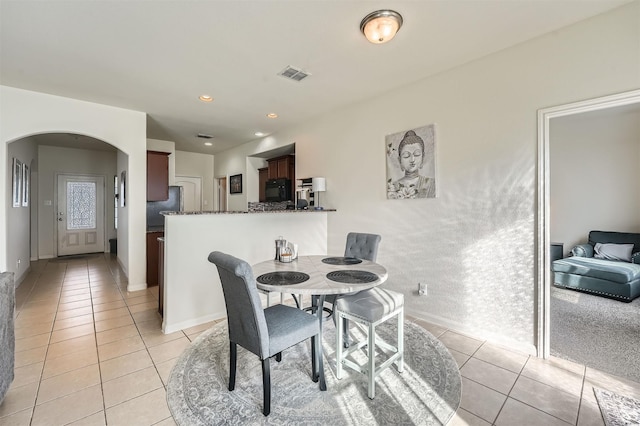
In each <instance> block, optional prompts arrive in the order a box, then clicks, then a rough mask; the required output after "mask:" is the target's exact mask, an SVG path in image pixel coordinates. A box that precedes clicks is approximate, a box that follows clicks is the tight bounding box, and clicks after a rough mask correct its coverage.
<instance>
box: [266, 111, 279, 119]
mask: <svg viewBox="0 0 640 426" xmlns="http://www.w3.org/2000/svg"><path fill="white" fill-rule="evenodd" d="M267 117H269V118H278V114H276V113H275V112H270V113H269V114H267Z"/></svg>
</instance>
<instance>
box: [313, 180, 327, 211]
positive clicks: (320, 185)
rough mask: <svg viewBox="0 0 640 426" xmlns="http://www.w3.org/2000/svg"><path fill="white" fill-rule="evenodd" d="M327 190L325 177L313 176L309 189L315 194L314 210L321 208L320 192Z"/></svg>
mask: <svg viewBox="0 0 640 426" xmlns="http://www.w3.org/2000/svg"><path fill="white" fill-rule="evenodd" d="M326 190H327V181H326V179H325V178H323V177H314V178H313V179H312V180H311V191H312V192H313V193H314V194H316V195H315V197H316V200H317V202H316V203H314V204H315V207H314V208H315V210H322V207H320V193H321V192H324V191H326Z"/></svg>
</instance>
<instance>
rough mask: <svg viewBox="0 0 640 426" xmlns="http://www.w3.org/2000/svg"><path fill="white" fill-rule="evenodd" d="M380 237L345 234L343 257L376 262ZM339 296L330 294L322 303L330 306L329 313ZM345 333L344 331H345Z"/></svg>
mask: <svg viewBox="0 0 640 426" xmlns="http://www.w3.org/2000/svg"><path fill="white" fill-rule="evenodd" d="M381 239H382V237H381V236H380V235H378V234H366V233H362V232H349V233H348V234H347V242H346V243H345V247H344V257H355V258H357V259H364V260H371V261H372V262H375V261H376V258H377V257H378V246H379V245H380V240H381ZM340 296H341V295H340V294H330V295H328V296H327V297H326V298H325V299H324V301H325V303H329V304H331V305H332V308H331V311H329V312H333V309H334V308H335V304H336V299H337V298H338V297H340ZM325 310H326V309H325ZM345 324H346V325H345V330H346V329H347V328H348V322H345ZM345 332H346V331H345Z"/></svg>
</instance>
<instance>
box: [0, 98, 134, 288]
mask: <svg viewBox="0 0 640 426" xmlns="http://www.w3.org/2000/svg"><path fill="white" fill-rule="evenodd" d="M0 111H2V114H0V176H2V179H4V180H5V182H4V185H2V186H4V187H5V188H7V184H6V179H7V176H8V174H7V165H8V160H7V158H8V155H7V144H8V143H10V142H13V141H16V140H18V139H22V138H24V137H28V136H31V135H35V134H42V133H52V132H54V133H76V134H80V135H86V136H90V137H93V138H95V139H99V140H101V141H104V142H107V143H109V144H111V145H113V146H115V147H116V148H118V149H119V150H121V151H122V152H123V153H125V154H126V155H127V159H128V164H127V168H128V171H127V178H128V193H127V199H128V208H127V210H128V211H125V212H124V213H125V214H126V215H127V217H126V219H125V220H126V222H127V226H128V232H127V234H123V235H121V232H120V230H119V232H118V246H119V247H120V246H126V248H125V250H123V251H122V253H127V256H128V257H127V258H126V259H125V258H122V257H121V256H123V254H122V253H121V251H120V250H118V258H119V259H120V260H121V263H122V264H124V265H125V267H126V268H128V269H127V273H128V279H129V289H138V288H145V287H146V282H145V274H146V268H145V264H146V263H145V256H146V240H145V222H146V216H145V210H146V184H147V177H146V116H145V114H144V113H142V112H138V111H131V110H126V109H121V108H114V107H109V106H105V105H99V104H94V103H90V102H84V101H79V100H75V99H69V98H63V97H59V96H52V95H47V94H43V93H36V92H31V91H27V90H21V89H16V88H12V87H7V86H0ZM9 201H10V199H9V198H8V197H7V196H6V193H5V197H0V223H4V224H5V226H3V227H0V271H5V270H11V269H9V261H8V259H9V256H8V244H9V239H8V237H9V236H8V232H7V227H8V226H9V221H8V214H9V213H8V211H9V209H10V207H9ZM21 238H24V239H25V240H28V238H29V234H28V232H25V233H24V234H21ZM11 243H12V244H14V243H15V242H11Z"/></svg>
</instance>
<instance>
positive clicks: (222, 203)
mask: <svg viewBox="0 0 640 426" xmlns="http://www.w3.org/2000/svg"><path fill="white" fill-rule="evenodd" d="M217 181H218V185H217V191H218V206H217V209H216V210H217V211H219V212H226V211H227V177H226V176H224V177H220V178H218V179H217Z"/></svg>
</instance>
